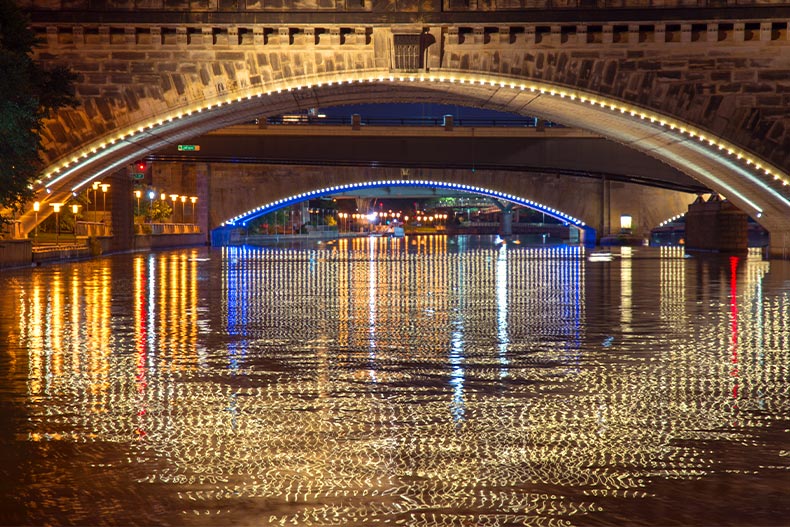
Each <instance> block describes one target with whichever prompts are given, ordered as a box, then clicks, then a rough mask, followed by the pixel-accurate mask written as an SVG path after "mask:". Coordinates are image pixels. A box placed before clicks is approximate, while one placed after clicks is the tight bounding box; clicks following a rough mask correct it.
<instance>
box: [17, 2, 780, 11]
mask: <svg viewBox="0 0 790 527" xmlns="http://www.w3.org/2000/svg"><path fill="white" fill-rule="evenodd" d="M17 3H18V4H19V5H20V6H21V7H22V8H23V9H27V10H32V11H104V12H107V11H171V12H184V11H187V12H197V13H200V12H219V13H222V12H233V13H244V12H247V13H254V12H297V13H298V12H322V11H324V12H337V11H340V12H344V11H345V12H360V11H368V12H370V11H375V12H380V11H381V10H379V9H374V7H373V2H372V1H371V0H330V1H321V2H319V1H318V0H306V1H304V2H300V3H299V5H294V4H293V3H291V2H282V1H280V0H276V1H271V0H260V1H256V2H239V1H238V0H208V1H206V0H188V1H187V2H182V3H178V4H172V7H170V6H169V5H168V2H166V1H165V0H119V1H115V2H108V1H106V0H17ZM429 3H430V4H431V5H430V7H426V6H425V3H422V4H421V12H425V11H427V12H431V11H433V12H442V11H444V12H453V11H512V10H540V9H543V10H549V9H601V8H608V9H623V8H625V9H632V8H639V9H641V8H664V9H666V8H678V7H714V8H715V7H733V6H740V7H742V6H764V7H767V6H771V7H773V6H786V5H790V2H786V1H781V0H780V1H770V0H769V1H766V0H441V1H440V0H433V1H432V2H429Z"/></svg>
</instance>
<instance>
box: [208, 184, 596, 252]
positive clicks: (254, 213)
mask: <svg viewBox="0 0 790 527" xmlns="http://www.w3.org/2000/svg"><path fill="white" fill-rule="evenodd" d="M382 187H421V188H437V189H446V190H455V191H464V192H469V193H472V194H477V195H480V196H486V197H489V198H494V199H499V200H504V201H507V202H510V203H514V204H516V205H521V206H523V207H527V208H530V209H532V210H536V211H538V212H542V213H544V214H546V215H547V216H549V217H551V218H554V219H555V220H557V221H560V222H561V223H563V224H565V225H567V226H569V227H572V228H575V229H577V230H579V234H580V236H579V238H580V240H581V242H582V243H585V244H594V243H595V240H596V231H595V229H594V228H592V227H590V226H589V225H587V224H586V223H585V222H584V221H582V220H580V219H578V218H575V217H573V216H571V215H569V214H566V213H564V212H562V211H560V210H556V209H554V208H552V207H548V206H546V205H543V204H541V203H537V202H535V201H532V200H529V199H526V198H523V197H519V196H514V195H513V194H508V193H505V192H499V191H497V190H492V189H489V188H485V187H480V186H476V185H467V184H462V183H452V182H446V181H430V180H413V179H387V180H377V181H365V182H359V183H347V184H343V185H334V186H331V187H324V188H320V189H316V190H312V191H309V192H303V193H300V194H294V195H292V196H288V197H285V198H282V199H278V200H276V201H272V202H270V203H265V204H263V205H261V206H259V207H256V208H254V209H250V210H248V211H245V212H243V213H241V214H239V215H237V216H234V217H233V218H229V219H227V220H225V222H223V223H222V225H221V226H220V227H218V228H216V229H214V230H212V231H211V244H212V245H214V246H221V245H227V244H228V242H229V239H230V232H231V231H232V230H234V229H236V228H238V227H244V226H245V225H246V224H247V223H248V222H249V221H251V220H253V219H255V218H257V217H259V216H263V215H265V214H268V213H270V212H274V211H276V210H278V209H281V208H284V207H288V206H289V205H293V204H295V203H300V202H303V201H306V200H309V199H313V198H320V197H322V196H329V195H332V194H337V193H338V192H345V191H353V190H364V189H372V188H382Z"/></svg>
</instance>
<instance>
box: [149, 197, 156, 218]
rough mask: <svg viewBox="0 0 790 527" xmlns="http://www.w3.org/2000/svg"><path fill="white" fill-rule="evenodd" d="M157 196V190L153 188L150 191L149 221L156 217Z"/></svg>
mask: <svg viewBox="0 0 790 527" xmlns="http://www.w3.org/2000/svg"><path fill="white" fill-rule="evenodd" d="M155 197H156V192H154V191H153V190H149V191H148V216H149V218H150V219H149V221H150V220H152V219H153V217H154V198H155Z"/></svg>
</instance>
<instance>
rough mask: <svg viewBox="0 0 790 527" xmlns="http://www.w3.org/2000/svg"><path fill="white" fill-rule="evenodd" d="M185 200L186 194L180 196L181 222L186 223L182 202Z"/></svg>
mask: <svg viewBox="0 0 790 527" xmlns="http://www.w3.org/2000/svg"><path fill="white" fill-rule="evenodd" d="M186 202H187V197H186V196H181V223H186V219H185V217H184V203H186Z"/></svg>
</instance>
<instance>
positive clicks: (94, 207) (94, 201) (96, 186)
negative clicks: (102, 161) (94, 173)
mask: <svg viewBox="0 0 790 527" xmlns="http://www.w3.org/2000/svg"><path fill="white" fill-rule="evenodd" d="M99 186H101V181H94V182H93V185H91V188H93V221H96V208H97V207H96V191H97V190H99Z"/></svg>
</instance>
